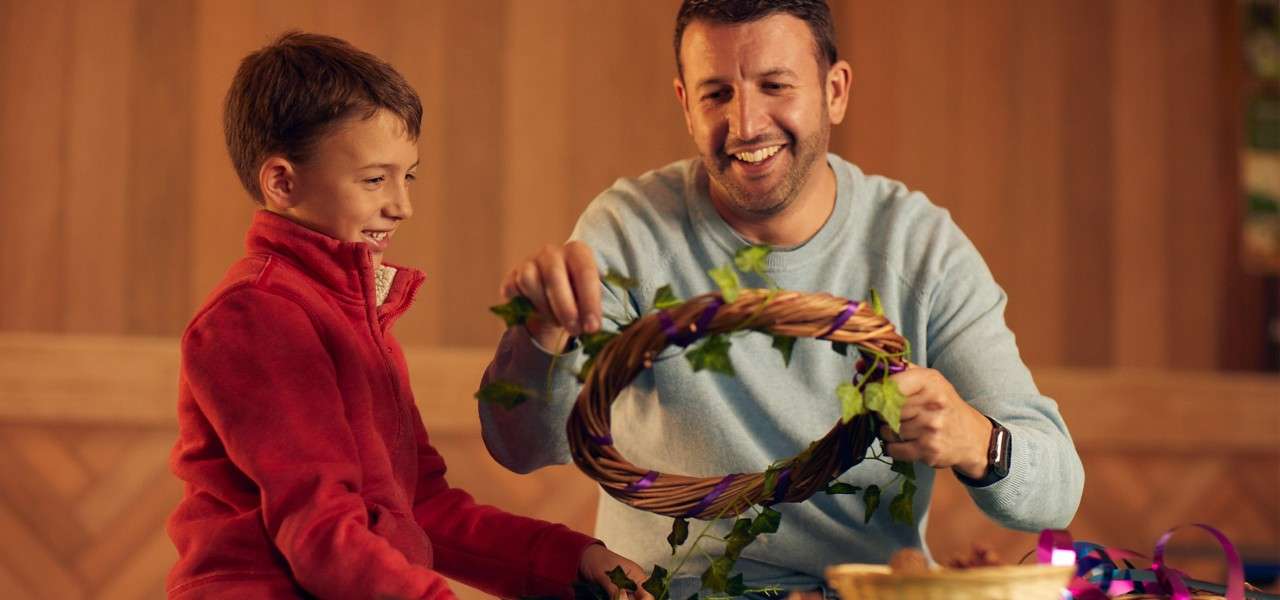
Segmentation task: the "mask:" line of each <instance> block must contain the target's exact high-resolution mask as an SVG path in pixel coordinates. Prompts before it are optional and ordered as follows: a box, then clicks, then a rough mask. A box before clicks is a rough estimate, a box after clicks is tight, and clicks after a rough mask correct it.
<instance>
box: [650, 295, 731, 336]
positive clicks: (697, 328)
mask: <svg viewBox="0 0 1280 600" xmlns="http://www.w3.org/2000/svg"><path fill="white" fill-rule="evenodd" d="M723 305H724V300H721V299H720V298H713V299H712V300H711V304H708V305H707V307H706V308H704V309H702V314H700V315H698V318H697V319H696V320H695V321H694V324H695V325H694V326H693V327H692V328H691V329H689V330H685V331H681V330H680V329H679V328H677V327H676V322H675V320H673V319H672V318H671V313H669V312H667V311H666V310H661V311H658V321H659V322H660V323H662V333H664V334H666V336H667V341H668V342H671V343H672V344H675V345H677V346H680V347H681V348H685V347H688V346H689V345H690V344H692V343H694V342H696V341H698V340H699V339H701V338H702V336H704V335H706V332H707V328H708V327H711V321H712V320H713V319H715V318H716V312H717V311H719V310H720V307H721V306H723Z"/></svg>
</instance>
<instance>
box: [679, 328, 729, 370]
mask: <svg viewBox="0 0 1280 600" xmlns="http://www.w3.org/2000/svg"><path fill="white" fill-rule="evenodd" d="M730 345H731V344H730V343H729V336H727V335H724V334H716V335H713V336H711V337H709V338H707V339H706V340H705V341H703V342H702V343H701V344H699V345H698V347H697V348H694V349H692V350H690V351H688V352H686V353H685V355H684V356H685V358H686V359H688V361H689V364H690V365H692V366H693V370H694V372H697V371H701V370H703V369H707V370H709V371H715V372H717V373H724V374H725V375H735V373H734V371H733V363H731V362H729V346H730Z"/></svg>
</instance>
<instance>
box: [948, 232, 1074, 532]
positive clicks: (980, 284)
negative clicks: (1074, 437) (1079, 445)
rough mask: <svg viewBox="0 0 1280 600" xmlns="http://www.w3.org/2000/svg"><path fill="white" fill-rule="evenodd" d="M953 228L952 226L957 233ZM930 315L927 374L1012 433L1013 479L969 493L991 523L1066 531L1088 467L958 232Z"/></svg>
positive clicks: (991, 283) (997, 294) (982, 267)
mask: <svg viewBox="0 0 1280 600" xmlns="http://www.w3.org/2000/svg"><path fill="white" fill-rule="evenodd" d="M953 227H954V226H953ZM954 234H955V236H956V237H955V240H956V243H955V245H953V246H952V251H951V252H950V253H949V255H948V261H949V264H948V268H946V269H945V271H944V272H945V276H944V277H943V278H942V279H941V280H940V281H939V283H938V285H936V286H935V287H934V291H933V294H932V296H933V297H932V300H931V303H930V313H929V325H928V336H929V366H930V367H932V368H934V369H937V370H938V371H940V372H942V374H943V375H944V376H945V377H946V378H947V380H948V381H949V382H951V384H952V385H953V386H955V388H956V391H957V392H958V393H959V394H960V397H962V398H964V399H965V400H967V401H968V402H969V403H970V404H972V405H973V406H974V408H977V409H978V411H980V412H982V413H983V414H985V415H987V416H989V417H991V418H993V419H995V420H996V421H999V422H1000V424H1001V425H1004V426H1005V427H1006V428H1007V429H1008V430H1009V432H1010V434H1011V437H1012V441H1013V446H1012V450H1011V451H1010V460H1011V463H1010V467H1009V474H1008V475H1007V476H1006V477H1005V478H1004V479H1002V480H1000V481H998V482H996V483H994V484H991V485H989V486H986V487H968V488H967V489H968V492H969V495H970V496H971V497H972V498H973V500H974V502H975V503H976V504H977V505H978V507H979V508H981V509H982V511H983V512H985V513H986V514H987V515H988V516H990V517H991V518H992V519H994V520H996V521H997V522H999V523H1001V524H1002V525H1004V526H1006V527H1011V528H1014V529H1021V530H1026V531H1039V530H1041V529H1045V528H1060V527H1065V526H1066V525H1067V524H1068V523H1069V522H1070V521H1071V519H1072V518H1073V517H1074V516H1075V512H1076V508H1077V507H1078V506H1079V504H1080V497H1081V494H1082V492H1083V489H1084V467H1083V466H1082V464H1081V462H1080V456H1079V455H1078V454H1077V452H1076V448H1075V444H1074V443H1073V442H1072V441H1071V435H1070V433H1069V432H1068V431H1067V426H1066V423H1065V422H1063V420H1062V416H1061V414H1060V413H1059V412H1058V405H1057V403H1056V402H1054V401H1053V400H1052V399H1050V398H1048V397H1045V396H1044V395H1042V394H1040V391H1039V390H1038V389H1037V388H1036V385H1035V382H1034V381H1033V380H1032V377H1031V373H1030V371H1029V370H1028V369H1027V367H1026V365H1024V364H1023V362H1022V359H1021V358H1020V357H1019V355H1018V347H1017V344H1016V343H1015V341H1014V336H1013V333H1012V332H1011V331H1009V328H1008V327H1007V326H1006V324H1005V321H1004V309H1005V304H1006V301H1007V298H1006V296H1005V293H1004V291H1003V290H1001V289H1000V287H999V286H998V285H997V284H996V282H995V280H994V279H993V278H992V276H991V273H990V271H989V270H988V269H987V266H986V264H985V262H984V261H983V260H982V258H981V256H979V255H978V251H977V249H975V248H974V247H973V245H972V244H971V243H969V241H968V240H967V239H964V237H963V234H960V233H959V231H958V229H957V230H954Z"/></svg>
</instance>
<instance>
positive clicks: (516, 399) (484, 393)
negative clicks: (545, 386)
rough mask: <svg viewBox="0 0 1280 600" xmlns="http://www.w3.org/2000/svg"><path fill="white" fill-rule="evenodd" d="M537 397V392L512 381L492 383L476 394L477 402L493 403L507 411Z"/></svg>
mask: <svg viewBox="0 0 1280 600" xmlns="http://www.w3.org/2000/svg"><path fill="white" fill-rule="evenodd" d="M537 397H538V394H537V392H534V391H533V390H531V389H529V388H526V387H524V386H522V385H520V384H518V383H511V382H510V381H491V382H489V384H488V385H486V386H484V387H482V388H480V390H479V391H477V392H476V400H479V401H481V402H491V403H493V404H497V405H498V406H501V407H503V408H505V409H507V410H511V409H513V408H515V407H517V406H519V405H521V404H524V403H525V402H526V401H528V400H532V399H533V398H537Z"/></svg>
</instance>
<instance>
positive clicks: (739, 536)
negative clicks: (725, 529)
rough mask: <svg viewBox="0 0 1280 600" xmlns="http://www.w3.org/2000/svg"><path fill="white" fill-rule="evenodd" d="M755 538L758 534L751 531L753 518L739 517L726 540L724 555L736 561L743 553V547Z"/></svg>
mask: <svg viewBox="0 0 1280 600" xmlns="http://www.w3.org/2000/svg"><path fill="white" fill-rule="evenodd" d="M755 540H756V536H755V535H753V534H752V533H751V519H738V520H737V521H734V522H733V531H730V532H729V536H728V537H726V538H725V540H724V555H725V556H726V557H728V558H731V559H733V560H735V561H736V560H738V557H739V556H741V555H742V549H743V548H746V547H747V546H750V545H751V542H754V541H755Z"/></svg>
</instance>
